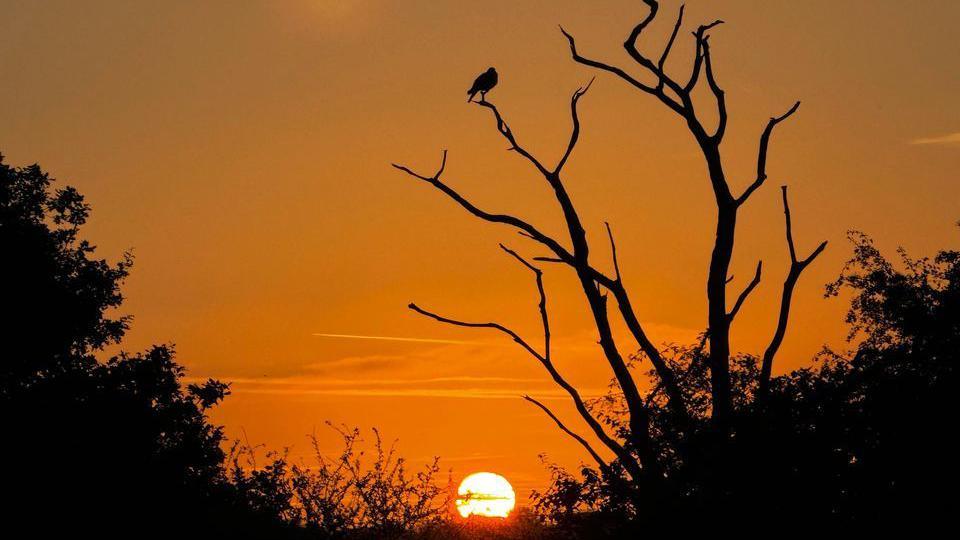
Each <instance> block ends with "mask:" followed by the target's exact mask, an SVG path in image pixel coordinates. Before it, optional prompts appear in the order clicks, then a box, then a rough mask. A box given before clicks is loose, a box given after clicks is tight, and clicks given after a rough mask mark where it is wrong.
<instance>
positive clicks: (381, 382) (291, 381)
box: [184, 375, 544, 386]
mask: <svg viewBox="0 0 960 540" xmlns="http://www.w3.org/2000/svg"><path fill="white" fill-rule="evenodd" d="M219 379H221V380H223V381H224V382H228V383H231V384H244V385H246V384H256V385H264V386H294V385H314V386H351V385H369V386H392V385H403V384H431V383H447V382H509V383H543V382H544V379H532V378H518V377H472V376H469V375H464V376H453V377H429V378H423V379H321V378H302V377H261V378H256V377H229V376H221V377H219ZM206 380H207V379H206V378H204V377H184V381H185V382H188V383H202V382H204V381H206Z"/></svg>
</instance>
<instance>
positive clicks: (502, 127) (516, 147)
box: [476, 98, 550, 175]
mask: <svg viewBox="0 0 960 540" xmlns="http://www.w3.org/2000/svg"><path fill="white" fill-rule="evenodd" d="M476 104H477V105H479V106H481V107H486V108H488V109H490V110H491V111H493V116H494V118H496V119H497V131H499V132H500V134H501V135H503V136H504V138H506V139H507V141H509V142H510V145H511V147H510V150H513V151H514V152H516V153H518V154H520V155H521V156H523V157H525V158H526V159H527V161H529V162H530V163H532V164H533V166H534V167H536V168H537V170H538V171H540V174H544V175H547V174H550V171H548V170H547V168H546V167H544V166H543V164H542V163H540V160H538V159H537V158H535V157H534V156H533V154H531V153H530V152H527V150H526V149H524V148H523V147H522V146H520V143H518V142H517V139H516V137H515V136H514V135H513V131H511V130H510V126H509V125H507V122H506V121H504V119H503V117H502V116H500V111H499V110H498V109H497V106H496V105H494V104H493V103H490V102H489V101H487V100H486V98H484V99H481V100H480V101H477V102H476Z"/></svg>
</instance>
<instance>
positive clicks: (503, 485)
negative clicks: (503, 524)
mask: <svg viewBox="0 0 960 540" xmlns="http://www.w3.org/2000/svg"><path fill="white" fill-rule="evenodd" d="M516 502H517V497H516V495H515V494H514V492H513V486H511V485H510V482H507V479H506V478H504V477H502V476H500V475H499V474H494V473H489V472H478V473H473V474H471V475H470V476H468V477H466V478H464V479H463V482H460V487H459V488H457V511H458V512H460V515H461V516H463V517H469V516H486V517H501V518H505V517H507V516H508V515H509V514H510V512H511V511H512V510H513V507H514V506H515V505H516Z"/></svg>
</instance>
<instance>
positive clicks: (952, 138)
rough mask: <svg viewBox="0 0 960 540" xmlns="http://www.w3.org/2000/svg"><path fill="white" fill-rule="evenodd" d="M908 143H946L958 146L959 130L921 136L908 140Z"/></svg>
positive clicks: (959, 142) (959, 141)
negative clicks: (933, 135) (936, 135)
mask: <svg viewBox="0 0 960 540" xmlns="http://www.w3.org/2000/svg"><path fill="white" fill-rule="evenodd" d="M910 144H947V145H958V146H960V132H958V133H949V134H947V135H941V136H939V137H922V138H919V139H914V140H912V141H910Z"/></svg>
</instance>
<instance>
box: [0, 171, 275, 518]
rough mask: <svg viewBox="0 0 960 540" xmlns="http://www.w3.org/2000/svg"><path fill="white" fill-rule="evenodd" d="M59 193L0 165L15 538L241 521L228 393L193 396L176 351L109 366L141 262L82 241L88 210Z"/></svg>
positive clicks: (215, 385)
mask: <svg viewBox="0 0 960 540" xmlns="http://www.w3.org/2000/svg"><path fill="white" fill-rule="evenodd" d="M52 184H53V180H52V179H51V178H50V177H49V176H48V175H47V174H46V173H45V172H43V171H42V170H41V169H40V167H39V166H37V165H32V166H29V167H24V168H15V167H11V166H9V165H7V164H5V163H3V161H2V159H0V250H2V252H3V254H4V259H3V261H4V262H3V265H2V269H0V295H2V298H3V304H2V324H0V418H2V420H3V425H4V444H3V446H2V450H0V459H2V463H3V464H4V467H5V469H4V470H5V473H4V486H5V488H6V491H7V493H8V494H11V495H13V497H12V500H11V501H10V503H8V504H7V505H6V508H5V509H4V510H5V512H4V513H5V515H8V516H10V517H9V518H8V519H5V521H6V523H5V527H13V526H15V525H16V524H29V526H30V530H32V531H35V532H36V533H37V534H42V533H43V531H45V530H47V531H49V529H53V528H56V527H58V526H61V525H64V524H69V527H70V528H71V529H72V530H74V531H86V532H96V533H100V534H102V535H109V534H112V533H118V532H120V531H125V530H126V531H133V530H139V531H141V533H140V535H150V534H157V535H159V534H161V533H162V532H163V531H173V530H177V531H180V533H181V534H186V535H190V534H191V532H192V533H196V534H198V535H199V534H201V533H203V532H205V531H209V530H215V529H220V528H223V527H230V526H232V525H231V524H230V522H231V521H233V522H242V521H243V519H241V516H240V515H235V510H236V509H238V508H240V507H239V506H238V505H236V504H235V502H234V498H235V497H234V493H235V491H236V487H234V486H231V485H229V484H228V483H227V482H225V477H224V475H223V459H224V453H223V451H222V450H221V443H222V442H223V432H222V430H221V428H219V427H216V426H213V425H211V424H210V423H209V422H208V420H207V416H206V414H207V411H208V410H209V408H210V407H212V406H214V405H216V404H217V403H218V402H219V401H220V400H221V399H223V398H224V396H226V395H227V393H228V388H227V385H225V384H223V383H221V382H219V381H215V380H209V381H207V382H205V383H202V384H191V385H189V386H188V387H187V388H183V386H182V384H181V379H182V378H183V375H184V370H183V368H182V367H181V366H180V365H178V364H177V363H176V362H175V361H174V357H173V349H172V348H171V347H169V346H154V347H151V348H150V349H149V350H147V351H145V352H143V353H138V354H127V353H120V354H117V355H114V356H112V357H110V358H108V359H106V360H104V361H99V360H98V358H97V355H98V354H103V353H104V348H105V347H107V346H109V345H116V344H119V343H120V340H121V339H122V337H123V335H124V332H125V331H126V329H127V327H128V324H129V321H130V319H129V317H126V316H117V315H113V311H114V310H115V308H118V307H119V306H120V304H121V302H122V300H123V297H122V296H121V294H120V285H121V283H122V282H123V279H124V278H125V277H126V276H127V274H128V271H129V269H130V265H131V263H132V258H131V256H130V255H129V254H124V255H123V257H122V258H121V260H120V262H118V263H116V264H111V263H109V262H107V261H106V260H103V259H98V258H96V257H95V248H94V246H93V245H91V244H90V243H89V242H88V241H87V240H85V239H83V238H82V237H81V236H80V229H81V227H82V226H83V225H84V224H85V222H86V219H87V217H88V216H89V213H90V208H89V206H88V205H87V204H86V203H85V202H84V199H83V197H82V196H81V195H80V193H79V192H78V191H77V190H76V189H74V188H72V187H62V188H58V189H54V188H53V185H52ZM227 516H230V517H231V519H230V520H228V519H225V518H226V517H227ZM276 519H277V518H276V516H270V520H271V522H276ZM144 531H145V532H144Z"/></svg>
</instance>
